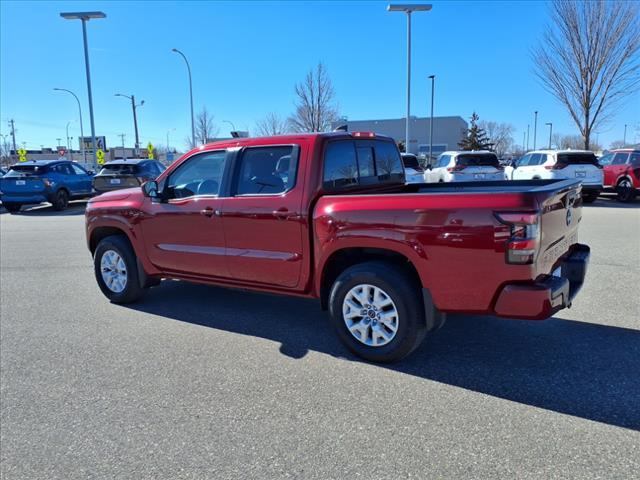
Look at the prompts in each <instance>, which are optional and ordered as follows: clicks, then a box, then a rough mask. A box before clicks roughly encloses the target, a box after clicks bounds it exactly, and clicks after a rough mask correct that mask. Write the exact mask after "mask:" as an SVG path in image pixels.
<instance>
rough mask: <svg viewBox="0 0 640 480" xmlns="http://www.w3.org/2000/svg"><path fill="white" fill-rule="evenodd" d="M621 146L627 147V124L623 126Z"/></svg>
mask: <svg viewBox="0 0 640 480" xmlns="http://www.w3.org/2000/svg"><path fill="white" fill-rule="evenodd" d="M622 146H623V147H626V146H627V124H626V123H625V124H624V136H623V137H622Z"/></svg>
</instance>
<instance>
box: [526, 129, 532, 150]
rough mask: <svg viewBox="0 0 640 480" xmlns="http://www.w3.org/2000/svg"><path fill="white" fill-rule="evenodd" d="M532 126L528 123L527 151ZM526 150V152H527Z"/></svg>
mask: <svg viewBox="0 0 640 480" xmlns="http://www.w3.org/2000/svg"><path fill="white" fill-rule="evenodd" d="M530 127H531V125H530V124H528V123H527V150H526V152H528V151H529V132H530V130H531V128H530ZM526 152H525V153H526Z"/></svg>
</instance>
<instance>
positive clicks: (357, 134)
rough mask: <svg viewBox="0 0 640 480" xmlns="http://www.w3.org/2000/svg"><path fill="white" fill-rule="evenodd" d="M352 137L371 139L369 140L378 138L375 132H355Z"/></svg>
mask: <svg viewBox="0 0 640 480" xmlns="http://www.w3.org/2000/svg"><path fill="white" fill-rule="evenodd" d="M351 136H353V137H369V138H373V137H375V136H376V134H375V133H374V132H353V133H352V134H351Z"/></svg>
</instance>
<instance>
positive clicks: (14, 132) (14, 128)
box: [9, 118, 18, 158]
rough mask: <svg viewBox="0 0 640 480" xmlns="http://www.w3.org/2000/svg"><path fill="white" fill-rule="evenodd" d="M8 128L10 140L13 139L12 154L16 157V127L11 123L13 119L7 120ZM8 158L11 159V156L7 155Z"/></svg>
mask: <svg viewBox="0 0 640 480" xmlns="http://www.w3.org/2000/svg"><path fill="white" fill-rule="evenodd" d="M9 126H10V127H11V138H12V139H13V154H14V155H17V154H18V149H17V148H16V125H15V122H14V121H13V118H12V119H11V120H9ZM9 158H11V155H9Z"/></svg>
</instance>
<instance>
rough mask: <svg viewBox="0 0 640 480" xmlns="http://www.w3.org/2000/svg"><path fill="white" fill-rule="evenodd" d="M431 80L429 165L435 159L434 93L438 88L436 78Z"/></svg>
mask: <svg viewBox="0 0 640 480" xmlns="http://www.w3.org/2000/svg"><path fill="white" fill-rule="evenodd" d="M429 78H430V79H431V119H430V120H429V165H431V161H432V159H433V92H434V90H435V87H436V76H435V75H429Z"/></svg>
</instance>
